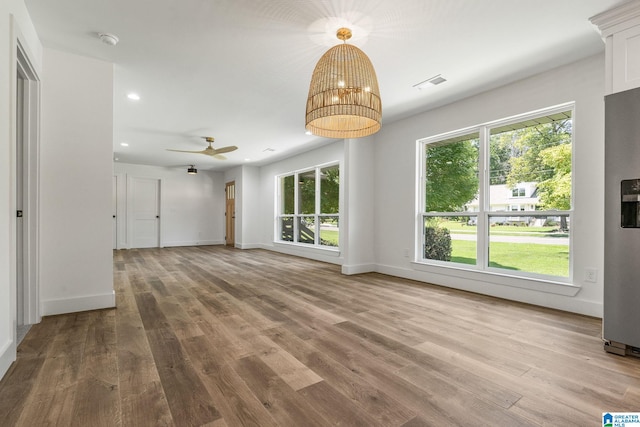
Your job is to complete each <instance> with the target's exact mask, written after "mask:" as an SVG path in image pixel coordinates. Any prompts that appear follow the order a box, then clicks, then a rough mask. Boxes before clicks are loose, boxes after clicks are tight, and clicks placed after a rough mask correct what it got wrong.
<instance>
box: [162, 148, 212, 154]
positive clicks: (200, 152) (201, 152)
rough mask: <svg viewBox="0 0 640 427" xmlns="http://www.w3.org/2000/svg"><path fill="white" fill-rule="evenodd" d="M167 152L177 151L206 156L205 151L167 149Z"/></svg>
mask: <svg viewBox="0 0 640 427" xmlns="http://www.w3.org/2000/svg"><path fill="white" fill-rule="evenodd" d="M167 151H175V152H176V153H191V154H206V153H205V152H204V150H200V151H187V150H172V149H170V148H167Z"/></svg>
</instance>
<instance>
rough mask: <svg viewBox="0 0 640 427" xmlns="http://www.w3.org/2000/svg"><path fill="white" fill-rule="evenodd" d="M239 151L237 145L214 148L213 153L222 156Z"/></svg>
mask: <svg viewBox="0 0 640 427" xmlns="http://www.w3.org/2000/svg"><path fill="white" fill-rule="evenodd" d="M237 149H238V147H236V146H235V145H229V146H227V147H221V148H214V149H213V151H215V153H214V154H222V153H230V152H232V151H236V150H237Z"/></svg>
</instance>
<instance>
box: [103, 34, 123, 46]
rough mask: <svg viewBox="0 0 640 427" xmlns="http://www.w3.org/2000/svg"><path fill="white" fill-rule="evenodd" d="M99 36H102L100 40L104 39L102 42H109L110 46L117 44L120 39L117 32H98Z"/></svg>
mask: <svg viewBox="0 0 640 427" xmlns="http://www.w3.org/2000/svg"><path fill="white" fill-rule="evenodd" d="M98 37H99V38H100V41H102V43H104V44H108V45H109V46H115V45H117V44H118V42H119V41H120V39H119V38H118V36H116V35H115V34H109V33H98Z"/></svg>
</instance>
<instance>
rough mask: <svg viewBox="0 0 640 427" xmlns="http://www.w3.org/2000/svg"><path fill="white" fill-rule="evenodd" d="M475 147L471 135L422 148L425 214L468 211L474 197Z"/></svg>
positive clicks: (475, 181)
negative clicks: (424, 173) (424, 178)
mask: <svg viewBox="0 0 640 427" xmlns="http://www.w3.org/2000/svg"><path fill="white" fill-rule="evenodd" d="M478 144H479V139H478V134H477V133H473V134H470V135H465V136H461V137H456V138H452V139H449V140H445V141H441V142H438V143H434V144H427V145H426V153H425V154H426V189H425V209H426V210H425V212H464V211H465V210H467V209H468V208H469V204H470V203H471V202H472V201H473V200H474V199H475V198H476V197H477V195H478ZM475 210H477V209H475Z"/></svg>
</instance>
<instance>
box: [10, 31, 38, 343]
mask: <svg viewBox="0 0 640 427" xmlns="http://www.w3.org/2000/svg"><path fill="white" fill-rule="evenodd" d="M16 71H17V73H16V94H15V95H16V101H15V106H16V123H15V124H16V139H15V153H16V155H15V165H14V170H15V206H16V228H15V230H16V234H15V238H16V246H15V250H16V264H15V268H16V276H15V277H16V344H19V343H20V341H21V339H22V338H23V337H24V335H25V334H26V332H27V331H28V329H29V326H30V325H31V324H34V323H38V322H40V312H39V309H38V307H39V290H38V287H39V284H38V223H39V217H38V214H39V209H38V199H39V196H38V191H39V186H38V182H39V179H38V175H39V167H40V165H39V130H40V129H39V122H40V120H39V112H40V81H39V79H38V77H37V74H36V72H35V70H34V68H33V66H32V65H31V62H30V61H29V59H28V57H27V55H26V52H25V51H24V49H23V47H22V46H21V44H20V42H19V41H18V42H17V61H16Z"/></svg>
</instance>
